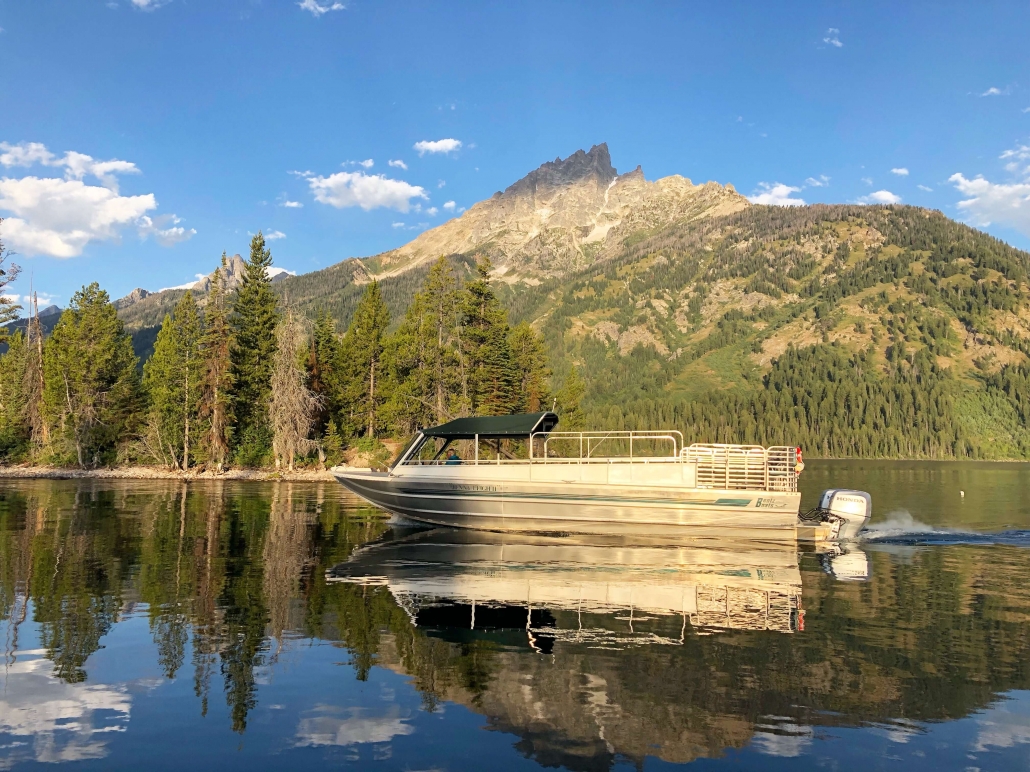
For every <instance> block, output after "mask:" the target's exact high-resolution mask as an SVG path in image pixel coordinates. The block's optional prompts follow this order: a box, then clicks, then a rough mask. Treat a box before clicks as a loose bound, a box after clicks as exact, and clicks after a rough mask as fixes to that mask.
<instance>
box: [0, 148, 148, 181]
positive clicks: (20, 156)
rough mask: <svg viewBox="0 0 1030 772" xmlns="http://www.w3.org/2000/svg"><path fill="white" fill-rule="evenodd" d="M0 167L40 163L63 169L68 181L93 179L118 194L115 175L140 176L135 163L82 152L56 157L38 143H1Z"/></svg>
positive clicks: (28, 165)
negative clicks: (105, 158)
mask: <svg viewBox="0 0 1030 772" xmlns="http://www.w3.org/2000/svg"><path fill="white" fill-rule="evenodd" d="M0 151H2V152H0V165H2V166H5V167H8V168H10V167H13V166H24V167H30V166H35V165H36V164H40V165H42V166H51V167H57V168H63V169H64V176H65V178H66V179H69V180H81V179H82V178H84V177H86V176H87V175H88V176H91V177H95V178H96V179H97V180H99V182H100V184H101V185H103V186H104V187H105V188H110V189H111V190H113V191H114V192H115V193H117V192H118V180H117V178H116V177H115V175H116V174H139V173H140V170H139V168H138V167H137V166H136V164H134V163H131V162H129V161H119V160H118V159H116V158H115V159H112V160H110V161H97V160H95V159H94V158H93V157H92V156H88V155H86V154H85V153H76V152H75V151H74V150H69V151H68V152H67V153H65V154H64V155H63V156H62V157H60V158H58V157H57V156H55V155H54V154H53V153H51V152H50V151H49V150H47V148H46V146H45V145H44V144H42V143H41V142H19V143H18V144H17V145H11V144H8V143H7V142H0Z"/></svg>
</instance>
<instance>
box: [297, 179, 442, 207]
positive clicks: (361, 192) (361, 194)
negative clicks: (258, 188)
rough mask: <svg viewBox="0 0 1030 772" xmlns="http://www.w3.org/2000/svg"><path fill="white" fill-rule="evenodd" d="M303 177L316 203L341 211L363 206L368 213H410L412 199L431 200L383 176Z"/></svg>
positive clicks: (419, 189)
mask: <svg viewBox="0 0 1030 772" xmlns="http://www.w3.org/2000/svg"><path fill="white" fill-rule="evenodd" d="M302 176H304V177H305V178H306V179H307V181H308V185H309V186H310V188H311V192H312V193H313V194H314V196H315V200H316V201H318V202H319V203H322V204H329V205H330V206H334V207H336V208H337V209H343V208H346V207H351V206H360V207H361V208H362V209H364V210H365V211H369V210H371V209H378V208H380V207H382V208H386V209H396V210H397V211H398V212H407V211H408V210H409V209H411V201H412V199H415V198H422V199H428V198H429V196H427V195H426V192H425V190H423V189H422V188H421V187H419V186H418V185H411V184H409V183H407V182H404V181H403V180H392V179H389V178H388V177H385V176H384V175H382V174H365V173H364V172H337V173H336V174H330V175H329V176H328V177H322V176H318V175H313V174H311V173H310V172H308V173H306V174H304V175H302Z"/></svg>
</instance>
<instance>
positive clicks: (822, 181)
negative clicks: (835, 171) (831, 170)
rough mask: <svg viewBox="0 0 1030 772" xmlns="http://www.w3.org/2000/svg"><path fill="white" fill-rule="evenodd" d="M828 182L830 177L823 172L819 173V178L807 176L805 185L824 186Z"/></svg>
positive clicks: (811, 186)
mask: <svg viewBox="0 0 1030 772" xmlns="http://www.w3.org/2000/svg"><path fill="white" fill-rule="evenodd" d="M829 184H830V178H829V177H827V176H826V175H825V174H820V175H819V178H818V179H816V178H815V177H809V178H808V179H806V180H805V185H806V186H807V187H809V188H825V187H826V186H827V185H829Z"/></svg>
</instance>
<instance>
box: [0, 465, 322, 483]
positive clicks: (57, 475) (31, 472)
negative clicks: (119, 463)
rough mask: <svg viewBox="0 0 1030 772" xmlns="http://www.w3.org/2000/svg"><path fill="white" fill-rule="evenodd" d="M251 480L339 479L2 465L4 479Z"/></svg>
mask: <svg viewBox="0 0 1030 772" xmlns="http://www.w3.org/2000/svg"><path fill="white" fill-rule="evenodd" d="M3 479H41V480H76V479H95V480H104V479H109V480H184V481H193V480H197V481H200V480H249V481H252V482H275V481H292V482H325V481H328V482H332V481H333V480H334V479H335V478H334V477H333V476H332V474H331V473H330V472H329V471H327V470H317V469H296V470H294V471H292V472H286V471H282V472H277V471H275V470H269V469H229V470H226V471H225V472H222V473H221V474H219V473H217V472H209V471H204V472H180V471H176V470H173V469H162V468H160V467H149V466H130V467H116V468H111V469H77V468H74V467H71V468H63V467H48V466H0V480H3Z"/></svg>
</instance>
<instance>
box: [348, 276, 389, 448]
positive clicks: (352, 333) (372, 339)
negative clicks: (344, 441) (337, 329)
mask: <svg viewBox="0 0 1030 772" xmlns="http://www.w3.org/2000/svg"><path fill="white" fill-rule="evenodd" d="M389 326H390V312H389V310H388V309H387V308H386V303H384V302H383V295H382V293H381V292H380V289H379V283H378V282H376V281H373V282H372V283H371V284H369V285H368V289H366V290H365V294H364V295H362V297H361V302H360V303H358V307H357V309H356V310H355V312H354V318H353V319H351V323H350V327H348V328H347V334H346V336H345V337H344V342H343V345H342V346H341V360H342V361H343V362H344V363H345V367H346V373H347V387H346V391H345V394H346V398H347V402H348V403H349V405H348V408H349V412H350V415H351V416H352V420H353V422H354V429H355V430H356V431H357V432H360V433H363V434H364V435H365V436H366V437H369V438H374V437H376V436H377V433H378V431H379V430H380V429H381V428H382V416H381V415H380V409H381V408H382V406H383V403H384V402H385V401H386V397H387V389H386V388H385V387H386V377H385V376H386V374H387V368H386V367H385V366H384V361H383V352H384V350H385V345H384V338H385V336H386V329H387V327H389Z"/></svg>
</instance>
